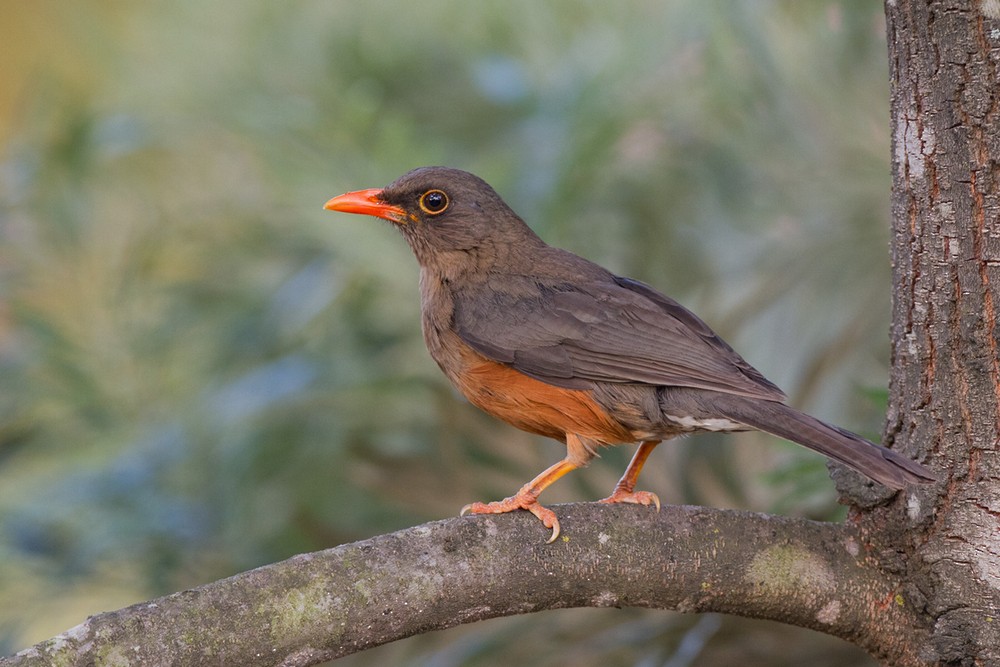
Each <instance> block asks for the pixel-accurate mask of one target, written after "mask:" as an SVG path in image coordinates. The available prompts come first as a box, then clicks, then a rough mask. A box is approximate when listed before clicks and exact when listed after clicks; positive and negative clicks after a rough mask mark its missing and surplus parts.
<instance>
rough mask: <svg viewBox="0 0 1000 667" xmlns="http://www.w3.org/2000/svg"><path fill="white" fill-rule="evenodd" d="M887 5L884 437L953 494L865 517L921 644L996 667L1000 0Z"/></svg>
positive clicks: (999, 595)
mask: <svg viewBox="0 0 1000 667" xmlns="http://www.w3.org/2000/svg"><path fill="white" fill-rule="evenodd" d="M885 8H886V16H887V20H888V24H887V29H888V42H889V67H890V73H891V86H892V89H891V105H892V106H891V116H892V138H893V153H892V157H893V161H892V173H893V193H892V218H893V233H892V261H893V294H894V300H893V311H892V320H893V324H892V358H891V364H892V375H891V377H892V379H891V383H890V394H889V412H888V417H887V425H886V433H885V442H886V443H887V444H890V445H893V446H895V447H897V448H900V449H903V450H904V451H906V452H908V453H909V454H910V455H917V456H918V457H919V458H927V459H929V460H930V461H933V462H935V464H936V465H935V466H934V467H935V468H936V469H938V470H945V471H948V472H947V473H946V474H947V479H946V480H945V483H944V484H943V485H942V487H941V488H940V491H941V493H942V495H941V496H940V497H937V498H931V497H928V496H927V495H923V494H900V497H899V498H898V499H897V500H896V502H895V503H893V504H892V505H890V506H885V507H878V508H874V509H872V510H871V511H867V512H861V513H859V514H858V516H859V517H860V523H861V526H862V529H863V530H864V531H865V534H866V535H868V536H870V538H871V542H872V543H873V544H874V545H876V548H880V549H881V553H880V554H879V556H880V560H881V562H882V564H883V567H888V568H892V569H894V570H896V571H897V572H899V573H900V574H901V576H902V577H903V579H904V580H906V581H908V582H909V583H908V585H907V586H906V587H905V590H904V591H901V595H902V596H903V598H904V600H905V601H907V602H909V603H911V604H914V605H916V606H917V608H918V609H919V610H920V611H922V613H923V614H925V615H926V620H927V627H928V628H929V636H928V637H927V641H926V646H925V648H924V650H923V652H922V657H923V658H924V659H925V660H927V662H929V663H935V662H936V663H938V664H948V665H951V664H954V665H959V664H961V665H973V664H975V665H987V664H989V665H997V664H1000V461H998V458H997V442H998V435H1000V433H998V426H1000V357H998V349H997V348H998V339H997V337H998V333H1000V332H998V330H997V307H998V291H997V290H998V288H1000V215H998V212H1000V78H998V75H997V73H998V65H1000V2H996V0H983V2H981V3H980V2H974V1H973V2H962V1H960V0H949V1H943V0H941V1H931V2H918V1H912V2H911V1H906V2H902V1H899V0H887V2H886V7H885ZM907 535H908V536H907ZM893 551H896V552H898V555H895V556H894V554H893V553H892V552H893ZM900 640H901V641H921V639H920V633H919V632H917V633H915V635H914V636H913V637H908V638H905V639H904V638H900Z"/></svg>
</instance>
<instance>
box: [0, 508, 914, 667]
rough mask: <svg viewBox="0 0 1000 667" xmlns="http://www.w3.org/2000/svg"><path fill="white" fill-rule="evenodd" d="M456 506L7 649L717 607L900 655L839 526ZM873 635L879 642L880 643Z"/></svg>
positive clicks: (694, 514) (367, 636) (261, 642)
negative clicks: (421, 521) (544, 516)
mask: <svg viewBox="0 0 1000 667" xmlns="http://www.w3.org/2000/svg"><path fill="white" fill-rule="evenodd" d="M557 512H558V514H559V517H560V521H561V522H562V525H563V537H562V538H561V539H560V540H558V541H557V542H556V543H555V544H545V542H544V539H545V537H546V534H545V531H544V530H543V529H542V527H541V526H540V525H539V522H538V521H537V520H535V519H534V518H533V517H531V516H530V515H528V514H527V513H524V512H519V513H513V514H509V515H504V516H478V517H465V518H455V519H450V520H446V521H438V522H434V523H429V524H425V525H422V526H417V527H415V528H410V529H407V530H402V531H399V532H396V533H392V534H389V535H382V536H379V537H374V538H372V539H370V540H366V541H364V542H356V543H354V544H347V545H344V546H340V547H337V548H334V549H329V550H326V551H321V552H317V553H312V554H304V555H300V556H296V557H294V558H291V559H289V560H286V561H283V562H281V563H276V564H274V565H268V566H265V567H261V568H258V569H256V570H252V571H249V572H244V573H242V574H238V575H236V576H234V577H230V578H228V579H224V580H221V581H217V582H214V583H211V584H208V585H206V586H202V587H199V588H195V589H192V590H189V591H184V592H181V593H175V594H173V595H168V596H166V597H163V598H159V599H157V600H153V601H151V602H145V603H141V604H137V605H133V606H131V607H127V608H125V609H121V610H119V611H114V612H108V613H104V614H99V615H97V616H92V617H91V618H89V619H88V620H87V621H86V622H84V623H83V624H81V625H79V626H77V627H75V628H73V629H72V630H69V631H67V632H65V633H63V634H61V635H59V636H58V637H55V638H53V639H50V640H47V641H45V642H42V643H40V644H37V645H36V646H34V647H32V648H30V649H27V650H25V651H22V652H20V653H18V654H17V655H16V656H14V657H12V658H7V659H0V665H2V666H4V667H13V666H15V665H16V666H18V667H27V666H32V667H34V666H38V665H55V664H59V665H92V664H142V665H165V664H184V665H204V664H211V665H246V666H249V667H253V666H258V665H313V664H316V663H319V662H323V661H326V660H330V659H333V658H336V657H340V656H344V655H348V654H350V653H354V652H357V651H360V650H363V649H366V648H370V647H373V646H377V645H380V644H384V643H387V642H390V641H393V640H396V639H401V638H403V637H408V636H410V635H414V634H418V633H422V632H426V631H428V630H435V629H442V628H448V627H452V626H455V625H459V624H462V623H469V622H472V621H478V620H481V619H486V618H493V617H497V616H510V615H513V614H523V613H528V612H533V611H541V610H544V609H555V608H561V607H583V606H587V607H625V606H639V607H655V608H662V609H675V610H678V611H685V612H708V611H715V612H725V613H732V614H740V615H744V616H753V617H758V618H767V619H773V620H778V621H783V622H786V623H792V624H794V625H799V626H804V627H808V628H813V629H816V630H820V631H823V632H827V633H829V634H832V635H836V636H839V637H843V638H845V639H848V640H851V641H853V642H855V643H858V644H860V645H861V646H864V647H865V648H867V649H868V650H870V651H872V652H873V653H875V654H876V655H880V656H882V657H890V658H891V657H892V656H893V655H897V656H898V655H901V654H902V652H904V651H906V650H908V649H906V648H898V649H897V648H892V647H886V646H885V645H884V642H885V641H886V638H890V639H891V638H892V637H893V636H904V635H903V633H902V632H893V629H894V628H898V629H899V630H900V631H902V629H903V628H904V627H906V628H908V633H909V636H911V637H912V627H913V626H915V625H916V621H915V616H914V615H913V612H912V610H911V605H910V604H908V603H907V601H906V600H905V599H904V598H903V597H902V595H901V594H900V592H899V590H898V584H897V583H896V582H895V581H894V580H893V579H892V578H890V577H887V575H886V574H885V573H884V572H882V571H880V570H879V569H878V568H877V566H876V564H875V563H874V562H873V561H872V559H871V558H870V557H868V556H866V554H865V549H864V547H863V545H862V544H861V543H860V541H859V539H858V537H857V536H856V535H855V534H854V533H853V532H852V531H851V529H850V528H848V527H847V526H844V525H835V524H824V523H816V522H812V521H806V520H802V519H789V518H784V517H776V516H768V515H764V514H754V513H749V512H742V511H733V510H715V509H707V508H701V507H679V506H666V507H664V508H663V510H662V512H660V513H659V514H657V513H656V512H655V511H653V510H652V509H649V508H640V507H630V506H608V505H599V504H573V505H562V506H559V507H558V508H557ZM880 642H882V643H880Z"/></svg>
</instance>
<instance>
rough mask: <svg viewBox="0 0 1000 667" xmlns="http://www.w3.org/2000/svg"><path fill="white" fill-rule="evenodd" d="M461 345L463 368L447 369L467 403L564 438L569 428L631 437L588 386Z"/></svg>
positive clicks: (621, 439)
mask: <svg viewBox="0 0 1000 667" xmlns="http://www.w3.org/2000/svg"><path fill="white" fill-rule="evenodd" d="M461 347H462V349H461V352H460V354H459V355H458V356H459V358H460V359H461V362H460V365H461V369H454V370H458V372H448V373H447V374H448V376H449V377H450V378H451V380H452V382H454V383H455V385H456V386H457V387H458V389H459V391H461V392H462V393H463V394H465V396H466V398H468V399H469V401H470V402H471V403H473V404H474V405H476V406H478V407H479V408H481V409H483V410H485V411H486V412H488V413H490V414H491V415H493V416H494V417H497V418H499V419H502V420H504V421H505V422H507V423H508V424H512V425H513V426H516V427H518V428H519V429H522V430H525V431H528V432H530V433H538V434H539V435H544V436H547V437H550V438H555V439H556V440H561V441H564V442H565V440H566V434H567V433H574V434H576V435H579V436H582V437H585V438H591V439H593V440H597V441H598V442H600V443H602V444H609V445H610V444H619V443H626V442H634V441H635V438H633V437H632V436H631V434H630V433H629V431H628V430H627V429H626V428H625V427H623V426H622V425H621V424H619V423H618V422H617V421H615V420H614V419H613V418H611V416H610V415H608V413H607V412H606V411H605V410H604V409H603V408H602V407H601V406H600V405H598V404H597V402H596V401H595V400H594V399H593V398H591V396H590V392H589V391H586V390H580V389H563V388H561V387H554V386H552V385H550V384H546V383H544V382H542V381H540V380H536V379H534V378H532V377H529V376H527V375H524V374H523V373H520V372H519V371H516V370H514V369H513V368H511V367H509V366H505V365H504V364H500V363H497V362H495V361H491V360H489V359H486V358H485V357H483V356H482V355H480V354H478V353H477V352H475V351H474V350H473V349H472V348H470V347H468V346H467V345H465V344H461ZM446 372H447V370H446Z"/></svg>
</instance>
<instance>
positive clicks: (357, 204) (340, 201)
mask: <svg viewBox="0 0 1000 667" xmlns="http://www.w3.org/2000/svg"><path fill="white" fill-rule="evenodd" d="M381 194H382V190H380V189H378V188H371V189H369V190H357V191H356V192H348V193H347V194H343V195H340V196H339V197H334V198H333V199H331V200H330V201H328V202H327V203H326V204H325V205H324V206H323V208H325V209H326V210H328V211H340V212H341V213H361V214H362V215H374V216H375V217H376V218H383V219H385V220H388V221H389V222H395V223H397V224H404V223H406V218H407V215H406V211H404V210H403V209H401V208H399V207H398V206H392V205H391V204H386V203H385V202H384V201H382V200H381V199H380V198H379V195H381Z"/></svg>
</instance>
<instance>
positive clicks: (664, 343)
mask: <svg viewBox="0 0 1000 667" xmlns="http://www.w3.org/2000/svg"><path fill="white" fill-rule="evenodd" d="M501 280H502V281H503V284H500V281H501ZM494 281H496V283H497V284H495V285H492V286H491V285H490V284H486V285H484V286H483V287H481V288H479V289H476V290H470V291H468V292H464V293H456V294H455V312H454V318H455V319H454V324H455V329H456V331H457V333H458V335H459V336H460V337H461V338H462V340H464V341H465V342H466V343H467V344H468V345H470V346H471V347H472V348H473V349H475V350H476V351H477V352H479V353H480V354H482V355H483V356H485V357H487V358H489V359H492V360H494V361H498V362H502V363H505V364H508V365H510V366H512V367H513V368H516V369H517V370H519V371H520V372H522V373H524V374H526V375H530V376H531V377H534V378H536V379H539V380H541V381H543V382H547V383H549V384H553V385H556V386H560V387H567V388H573V389H584V388H589V387H591V386H592V385H593V383H594V382H621V383H645V384H651V385H664V386H680V387H696V388H702V389H713V390H716V391H722V392H726V393H731V394H740V395H743V396H752V397H759V398H766V399H771V400H782V399H783V398H784V394H783V393H782V392H781V390H780V389H778V387H776V386H775V385H774V384H772V383H771V382H770V381H768V380H767V379H766V378H765V377H764V376H763V375H761V374H760V373H759V372H758V371H757V370H756V369H754V368H753V367H752V366H750V364H748V363H747V362H746V361H744V360H743V358H742V357H740V356H739V355H738V354H736V352H734V351H733V349H732V348H731V347H729V345H727V344H726V343H725V342H724V341H723V340H722V339H721V338H719V337H718V336H717V335H716V334H715V332H713V331H712V330H711V329H710V328H709V327H708V325H707V324H705V323H704V322H702V321H701V320H700V319H699V318H698V317H697V316H696V315H694V314H693V313H692V312H691V311H689V310H687V309H686V308H684V307H683V306H681V305H680V304H679V303H677V302H676V301H674V300H673V299H670V298H669V297H666V296H664V295H662V294H660V293H659V292H657V291H656V290H654V289H653V288H652V287H649V286H648V285H645V284H644V283H641V282H638V281H635V280H631V279H628V278H620V277H616V276H611V277H610V279H608V280H601V281H599V282H590V283H583V284H575V283H566V284H550V285H542V284H538V283H533V282H531V280H530V279H529V278H522V277H509V276H508V277H503V278H501V277H496V278H494ZM515 283H516V284H515Z"/></svg>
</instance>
